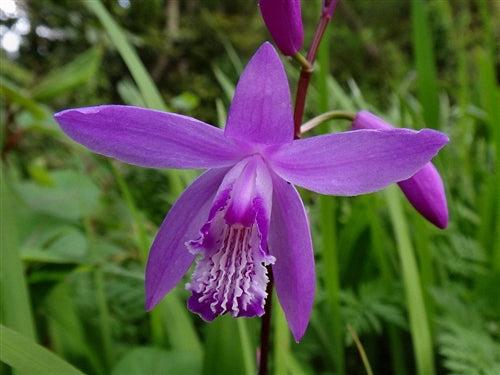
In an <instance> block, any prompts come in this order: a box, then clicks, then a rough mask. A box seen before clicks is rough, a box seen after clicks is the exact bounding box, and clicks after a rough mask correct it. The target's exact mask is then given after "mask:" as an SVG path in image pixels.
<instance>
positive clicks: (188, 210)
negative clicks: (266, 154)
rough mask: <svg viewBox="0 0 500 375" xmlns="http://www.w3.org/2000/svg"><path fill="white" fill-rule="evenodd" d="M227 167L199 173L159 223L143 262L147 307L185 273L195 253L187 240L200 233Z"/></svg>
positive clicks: (154, 303)
mask: <svg viewBox="0 0 500 375" xmlns="http://www.w3.org/2000/svg"><path fill="white" fill-rule="evenodd" d="M226 172H227V168H220V169H210V170H208V171H206V172H205V173H203V174H202V175H200V176H199V177H198V178H197V179H196V180H195V181H193V183H192V184H191V185H189V186H188V188H187V189H186V190H185V191H184V193H182V195H181V196H180V197H179V199H177V201H176V202H175V203H174V205H173V206H172V208H171V209H170V211H169V212H168V214H167V217H166V218H165V220H163V223H162V224H161V227H160V230H159V231H158V234H157V236H156V238H155V240H154V242H153V245H152V247H151V251H150V253H149V258H148V263H147V265H146V309H147V310H151V309H152V308H153V307H155V306H156V304H157V303H158V302H160V300H161V299H162V298H163V296H164V295H165V294H167V293H168V292H169V291H170V290H171V289H172V288H173V287H174V286H175V285H176V284H177V283H178V282H179V281H180V279H181V278H182V276H184V274H185V273H186V272H187V270H188V269H189V267H190V266H191V263H192V262H193V260H194V255H193V254H191V253H190V252H189V251H188V249H187V247H186V245H185V244H186V242H188V241H190V240H192V239H193V238H196V237H198V236H199V231H200V228H201V227H202V226H203V224H204V223H205V221H206V220H207V217H208V212H209V210H210V206H211V205H212V200H213V198H214V196H215V193H216V192H217V189H218V188H219V185H220V183H221V182H222V179H223V178H224V175H225V174H226Z"/></svg>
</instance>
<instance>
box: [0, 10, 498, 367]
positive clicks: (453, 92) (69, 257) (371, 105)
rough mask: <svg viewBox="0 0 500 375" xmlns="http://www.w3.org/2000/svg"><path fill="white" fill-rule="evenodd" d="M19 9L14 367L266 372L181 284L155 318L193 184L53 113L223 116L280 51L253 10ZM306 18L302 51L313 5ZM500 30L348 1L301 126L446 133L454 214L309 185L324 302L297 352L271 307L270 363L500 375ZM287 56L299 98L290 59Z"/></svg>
mask: <svg viewBox="0 0 500 375" xmlns="http://www.w3.org/2000/svg"><path fill="white" fill-rule="evenodd" d="M15 5H16V7H17V11H16V13H8V12H6V11H2V14H1V17H0V19H1V22H2V25H1V26H0V31H1V35H2V38H3V37H4V36H5V34H6V33H7V32H8V31H9V30H18V29H19V27H20V26H19V24H17V23H18V22H19V21H20V19H24V20H25V21H27V22H28V24H29V28H28V29H26V28H24V29H23V30H24V31H23V35H22V44H21V45H20V48H19V50H18V51H17V52H11V53H7V52H6V51H5V50H2V57H1V59H2V60H1V64H0V74H1V80H0V93H1V96H0V114H1V118H2V131H1V145H2V183H1V213H2V218H1V248H2V258H1V264H2V269H1V279H0V282H1V291H2V295H1V301H2V317H1V322H2V326H1V329H2V331H1V334H0V337H1V349H2V350H1V360H2V362H3V364H0V371H1V372H2V373H5V374H9V373H16V374H33V373H44V374H47V373H52V374H72V373H81V372H83V373H87V374H98V375H101V374H115V375H121V374H156V373H158V374H160V373H162V374H163V373H165V374H202V373H203V374H248V375H250V374H254V373H255V372H256V370H255V369H256V364H255V362H256V360H255V358H256V356H257V355H258V354H257V353H258V352H257V348H258V344H259V342H258V341H259V340H258V332H259V329H260V322H259V320H258V319H238V320H234V319H231V318H228V317H221V318H218V319H216V320H215V321H214V322H213V323H211V324H206V323H204V322H202V321H201V319H199V318H198V316H196V315H194V314H191V313H189V312H188V311H187V309H186V308H185V299H186V297H187V292H186V291H185V290H183V285H180V286H179V287H178V288H177V289H176V290H175V291H174V292H173V293H171V294H169V295H168V296H167V297H166V298H165V300H164V301H163V302H162V303H161V304H160V305H159V307H157V308H156V309H155V310H154V311H153V312H152V313H146V312H145V310H144V290H143V280H144V262H145V260H146V258H147V252H148V249H149V245H150V243H151V241H152V238H153V237H154V235H155V233H156V231H157V228H158V226H159V224H160V223H161V221H162V219H163V217H164V215H165V213H166V212H167V211H168V209H169V207H170V205H171V204H172V203H173V202H174V201H175V199H176V197H177V196H178V195H179V194H180V193H181V192H182V190H183V189H184V188H185V186H187V184H188V183H189V182H190V181H191V180H192V179H193V177H194V176H195V175H196V173H195V172H185V171H161V170H147V169H142V168H138V167H133V166H130V165H125V164H122V163H119V162H116V161H113V160H109V159H106V158H104V157H101V156H98V155H95V154H92V153H90V152H88V151H87V150H85V149H83V148H82V147H80V146H78V145H76V144H75V143H73V142H72V141H70V140H69V138H67V137H66V136H65V135H64V134H62V132H61V131H60V130H59V129H58V127H57V125H56V124H55V122H54V121H53V120H52V117H51V116H52V114H53V113H54V112H56V111H58V110H61V109H64V108H69V107H81V106H88V105H97V104H108V103H125V104H133V105H141V106H147V107H151V108H161V109H166V110H170V111H175V112H179V113H183V114H186V115H190V116H194V117H197V118H200V119H202V120H203V121H205V122H209V123H213V124H214V125H219V126H223V125H224V119H225V110H226V108H227V106H228V105H229V103H230V98H231V95H232V90H233V89H234V84H235V82H236V81H237V79H238V76H239V73H240V72H241V70H242V67H243V66H244V65H245V64H246V62H247V61H248V59H249V57H250V56H251V55H252V54H253V53H254V51H255V50H256V49H257V48H258V46H259V45H260V44H261V43H262V42H263V41H264V40H266V39H269V35H268V34H267V31H266V29H265V27H264V25H263V22H262V20H261V18H260V14H259V12H258V9H257V7H256V4H255V2H254V1H248V0H232V1H222V0H204V1H201V0H186V1H175V0H170V1H160V0H140V1H126V0H122V1H112V0H106V1H102V5H101V3H100V2H99V1H97V0H95V1H74V0H71V1H65V0H63V1H53V0H43V1H36V2H35V1H29V2H28V1H16V2H15ZM302 7H303V19H304V25H305V27H306V44H305V48H307V47H308V41H310V39H311V36H312V34H313V32H314V28H315V25H316V22H317V19H318V12H319V9H320V1H319V0H316V1H313V0H304V1H302ZM498 19H500V2H499V1H498V0H489V1H488V0H427V1H424V0H411V1H399V0H352V1H346V0H341V1H340V3H339V6H338V9H337V11H336V13H335V15H334V18H333V20H332V23H331V25H330V26H329V28H328V33H327V35H326V37H325V41H324V43H323V45H322V47H321V50H320V54H319V61H318V64H317V69H316V73H315V77H314V78H315V80H314V82H313V87H312V88H311V92H310V96H309V101H308V103H307V108H306V117H307V119H308V118H310V117H312V116H315V115H318V114H319V113H321V112H323V111H325V110H331V109H345V110H352V111H356V110H359V109H368V110H371V111H374V112H376V113H378V114H380V115H381V116H382V117H384V118H386V119H387V120H389V121H390V122H392V123H393V124H395V125H398V126H405V127H413V128H417V129H418V128H422V127H433V128H437V129H439V130H442V131H444V132H446V133H447V134H448V135H449V136H450V138H451V142H450V144H449V145H448V146H446V147H445V149H444V150H443V151H442V152H441V153H440V154H439V156H438V157H437V158H436V159H435V160H434V162H435V164H436V165H437V167H438V169H439V170H440V172H441V174H442V176H443V179H444V181H445V184H446V189H447V195H448V202H449V209H450V224H449V227H448V228H447V229H446V230H444V231H440V230H438V229H436V228H434V227H433V226H432V225H431V224H429V223H427V222H426V221H425V220H424V219H422V218H421V217H420V216H419V215H418V214H416V213H415V212H414V211H413V209H412V207H411V206H410V205H409V204H408V203H407V202H406V201H405V200H404V198H403V196H402V194H401V193H400V192H399V191H398V190H397V188H395V187H391V188H389V189H386V190H385V191H382V192H379V193H376V194H370V195H366V196H359V197H354V198H339V197H319V196H317V195H315V194H312V193H310V192H307V191H301V193H302V194H303V198H304V201H305V202H306V205H307V208H308V211H309V215H310V219H311V224H312V230H313V239H314V243H315V251H316V260H317V274H318V278H317V285H318V287H317V295H316V300H315V306H314V310H313V317H312V321H311V323H310V326H309V329H308V331H307V333H306V335H305V337H304V339H303V340H302V341H301V343H300V344H299V345H296V344H295V343H293V340H292V339H291V337H290V334H289V332H288V327H287V326H286V322H285V321H284V318H283V315H282V313H281V311H280V309H279V305H278V304H277V303H275V304H274V312H273V314H274V316H273V322H272V329H273V331H272V332H273V333H272V334H273V336H272V345H273V347H272V352H271V373H274V374H277V375H281V374H287V373H288V374H325V375H326V374H364V373H366V372H367V371H370V370H369V367H368V365H367V364H366V363H369V365H370V366H371V370H372V371H373V373H375V374H398V375H400V374H401V375H404V374H415V373H419V374H420V375H424V374H425V375H432V374H457V375H458V374H460V375H475V374H478V375H494V374H499V373H500V288H499V287H498V286H499V285H500V240H499V213H500V199H499V196H500V192H499V185H500V172H499V171H498V165H499V162H500V160H499V159H500V157H499V155H500V150H499V148H500V99H499V76H500V74H499V68H500V63H499V56H500V55H499V40H500V30H499V28H498ZM113 20H114V21H113ZM16 24H17V26H16ZM16 28H17V29H16ZM2 40H4V39H2ZM137 57H139V59H138V58H137ZM283 61H284V62H285V65H286V68H287V71H288V73H289V78H290V84H291V86H292V90H294V87H295V84H296V80H297V77H298V70H297V66H296V65H294V63H293V62H292V61H289V60H287V59H284V60H283ZM348 125H349V124H348V123H343V122H340V123H338V122H336V123H332V124H327V125H325V126H324V128H322V129H320V130H318V131H327V130H328V131H341V130H346V129H347V127H348ZM181 284H182V283H181ZM358 338H359V342H360V343H361V345H362V347H363V348H364V353H365V355H366V357H365V358H364V359H366V360H367V361H366V362H364V361H363V360H362V359H363V355H364V354H363V353H360V351H359V349H358V348H357V347H356V345H355V343H356V341H357V340H358ZM13 368H14V370H13Z"/></svg>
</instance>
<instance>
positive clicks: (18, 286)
mask: <svg viewBox="0 0 500 375" xmlns="http://www.w3.org/2000/svg"><path fill="white" fill-rule="evenodd" d="M0 167H1V168H2V171H1V176H2V178H0V180H1V181H0V207H1V210H0V213H1V220H0V222H1V235H0V248H1V260H2V262H1V275H2V282H1V283H0V286H1V293H2V305H3V306H2V307H3V308H2V313H3V316H2V321H3V322H4V323H5V324H6V325H8V326H9V327H11V328H13V329H15V330H17V331H18V332H21V333H22V334H23V335H25V336H26V337H29V338H31V339H35V338H36V333H35V325H34V322H33V316H32V312H31V306H30V297H29V294H28V287H27V283H26V279H25V276H24V270H23V265H22V262H21V255H20V252H19V244H18V238H17V234H16V233H17V225H18V224H19V223H17V222H16V215H15V212H16V211H15V207H14V202H15V199H14V197H12V194H11V192H10V191H9V189H8V187H7V186H6V185H7V184H6V176H5V174H4V173H3V164H0ZM2 351H3V346H2Z"/></svg>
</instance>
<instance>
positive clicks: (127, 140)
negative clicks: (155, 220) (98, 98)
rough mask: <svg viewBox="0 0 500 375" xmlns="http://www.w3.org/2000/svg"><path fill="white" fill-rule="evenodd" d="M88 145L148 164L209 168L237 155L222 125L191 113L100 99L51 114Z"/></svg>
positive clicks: (155, 166) (102, 152)
mask: <svg viewBox="0 0 500 375" xmlns="http://www.w3.org/2000/svg"><path fill="white" fill-rule="evenodd" d="M54 118H55V119H56V120H57V122H58V123H59V125H60V126H61V128H62V130H63V131H64V132H65V133H66V134H68V135H69V136H70V137H71V138H72V139H73V140H75V141H76V142H78V143H80V144H82V145H84V146H85V147H87V148H88V149H90V150H92V151H94V152H96V153H98V154H102V155H105V156H110V157H113V158H116V159H118V160H121V161H124V162H126V163H130V164H135V165H140V166H143V167H153V168H193V169H198V168H215V167H224V166H229V165H231V164H233V163H234V162H235V161H237V160H239V159H240V156H239V155H240V152H239V150H238V148H237V147H236V146H235V145H234V143H233V142H232V141H231V140H230V139H227V138H226V137H224V134H223V131H222V130H221V129H218V128H216V127H213V126H210V125H208V124H205V123H203V122H201V121H198V120H196V119H194V118H191V117H186V116H182V115H178V114H173V113H166V112H160V111H155V110H151V109H146V108H139V107H130V106H121V105H103V106H97V107H86V108H77V109H68V110H65V111H62V112H59V113H56V114H55V115H54Z"/></svg>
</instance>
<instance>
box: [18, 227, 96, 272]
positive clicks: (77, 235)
mask: <svg viewBox="0 0 500 375" xmlns="http://www.w3.org/2000/svg"><path fill="white" fill-rule="evenodd" d="M61 229H62V232H61V233H58V235H57V236H56V237H55V238H53V239H52V241H51V242H50V243H49V244H48V246H46V247H45V248H42V247H34V248H26V249H23V250H22V257H23V260H28V261H35V262H44V263H81V262H82V261H85V258H86V255H87V250H88V249H87V247H88V244H87V238H86V237H85V236H84V235H83V233H82V232H81V231H79V230H78V229H76V228H69V230H67V229H65V228H61Z"/></svg>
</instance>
